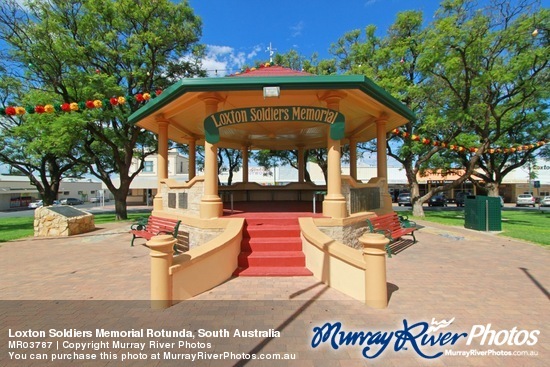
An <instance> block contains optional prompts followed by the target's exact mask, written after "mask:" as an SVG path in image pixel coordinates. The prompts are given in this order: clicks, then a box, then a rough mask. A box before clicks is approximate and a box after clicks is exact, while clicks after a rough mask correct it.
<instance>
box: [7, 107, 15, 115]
mask: <svg viewBox="0 0 550 367" xmlns="http://www.w3.org/2000/svg"><path fill="white" fill-rule="evenodd" d="M6 115H9V116H14V115H15V107H12V106H8V107H6Z"/></svg>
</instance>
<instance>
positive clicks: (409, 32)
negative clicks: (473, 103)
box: [331, 11, 468, 216]
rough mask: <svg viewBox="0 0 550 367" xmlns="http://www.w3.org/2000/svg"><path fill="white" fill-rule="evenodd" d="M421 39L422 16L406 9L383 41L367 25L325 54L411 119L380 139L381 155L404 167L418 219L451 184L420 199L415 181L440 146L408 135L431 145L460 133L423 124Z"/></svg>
mask: <svg viewBox="0 0 550 367" xmlns="http://www.w3.org/2000/svg"><path fill="white" fill-rule="evenodd" d="M425 38H426V30H425V29H424V28H423V15H422V13H421V12H419V11H406V12H402V13H399V14H398V15H397V17H396V21H395V22H394V23H393V24H392V25H391V26H390V28H389V29H388V32H387V34H386V35H385V36H384V37H379V36H378V35H377V29H376V27H375V26H373V25H369V26H367V27H366V28H365V32H364V40H363V39H362V37H361V32H360V31H358V30H355V31H351V32H349V33H347V34H346V35H344V36H343V37H342V38H340V40H338V42H337V43H336V44H333V45H332V47H331V52H332V53H334V54H335V55H336V56H337V57H338V58H339V59H340V63H339V67H340V68H341V69H343V71H345V72H350V73H353V74H364V75H366V76H368V77H369V78H371V79H373V80H374V81H375V82H376V83H377V84H379V85H380V86H381V87H382V88H384V89H386V90H387V91H389V92H390V93H391V94H392V95H393V96H395V97H396V98H398V99H399V100H401V101H402V102H403V103H404V104H405V105H406V106H407V107H408V108H409V109H410V110H412V111H414V112H415V114H416V116H417V119H416V120H415V121H409V122H408V123H407V124H406V125H405V126H404V127H403V128H402V129H403V132H404V134H403V135H397V134H388V137H387V141H386V147H387V154H388V155H389V156H390V157H392V158H394V159H395V160H397V161H398V162H400V163H401V164H402V165H403V167H404V168H405V174H406V176H407V180H408V182H409V187H410V190H411V200H412V204H413V213H414V215H415V216H423V215H424V213H423V208H422V204H423V203H424V202H425V201H426V200H428V199H429V198H430V197H431V196H432V195H434V194H435V193H437V192H440V191H443V190H446V189H449V188H450V187H451V186H450V185H447V186H444V187H439V188H434V189H433V190H431V191H429V192H427V193H426V194H425V195H423V196H421V194H420V189H419V182H418V177H419V175H421V174H422V173H423V172H424V171H425V170H427V169H429V168H430V166H429V163H430V162H433V161H434V160H435V159H437V158H438V157H439V155H440V151H441V149H442V146H441V145H439V144H438V145H433V144H431V142H430V144H426V143H425V142H424V143H422V142H420V141H418V140H417V139H416V138H414V137H416V136H419V135H420V134H423V135H429V136H432V137H436V136H437V141H442V142H448V141H449V140H451V139H452V138H453V137H454V136H456V135H457V134H458V133H459V132H460V126H458V125H451V126H449V125H447V124H445V123H444V122H443V121H437V123H434V124H431V125H430V124H426V120H427V111H428V110H427V105H428V98H429V91H428V86H429V83H430V79H429V78H428V75H427V73H426V71H425V70H423V69H421V68H420V67H419V59H420V58H421V57H422V53H423V52H424V43H425ZM409 137H413V139H410V138H409ZM434 140H435V139H434ZM359 148H360V151H368V152H376V153H377V154H383V153H386V152H377V151H376V144H375V143H374V142H368V143H363V144H360V145H359ZM440 167H441V166H440ZM447 168H450V167H447ZM467 177H468V176H467V174H463V177H461V178H460V180H459V181H456V182H455V183H454V184H453V185H459V184H460V182H462V181H464V180H465V179H466V178H467Z"/></svg>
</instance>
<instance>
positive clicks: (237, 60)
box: [202, 45, 262, 77]
mask: <svg viewBox="0 0 550 367" xmlns="http://www.w3.org/2000/svg"><path fill="white" fill-rule="evenodd" d="M261 49H262V47H261V46H259V45H256V46H254V47H252V50H251V51H250V52H248V53H246V52H244V51H237V50H235V49H234V48H233V47H231V46H219V45H206V56H205V57H204V59H202V66H203V68H204V69H206V70H207V72H208V76H210V77H215V76H225V75H228V74H233V73H235V72H237V71H240V70H241V69H242V68H243V66H244V65H246V64H251V61H252V62H253V61H254V60H253V58H254V57H255V56H256V55H258V52H259V51H261Z"/></svg>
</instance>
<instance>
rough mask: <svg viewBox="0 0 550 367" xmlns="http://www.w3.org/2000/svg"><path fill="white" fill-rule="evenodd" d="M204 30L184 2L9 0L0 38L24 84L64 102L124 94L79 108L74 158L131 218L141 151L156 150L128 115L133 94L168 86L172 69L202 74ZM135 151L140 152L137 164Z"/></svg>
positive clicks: (0, 17)
mask: <svg viewBox="0 0 550 367" xmlns="http://www.w3.org/2000/svg"><path fill="white" fill-rule="evenodd" d="M200 35H201V21H200V18H198V17H197V16H195V14H193V11H192V9H191V8H190V7H189V5H188V3H187V1H182V2H179V3H177V4H175V3H173V2H171V1H169V0H156V1H134V0H116V1H112V0H80V1H75V0H48V1H45V0H31V1H28V2H27V3H26V4H25V7H23V6H21V5H20V4H19V2H17V1H14V0H8V1H7V2H5V3H4V4H3V5H2V6H1V8H0V39H1V40H2V41H4V42H5V43H6V44H7V45H8V49H9V53H8V54H7V55H6V56H7V57H8V59H7V60H8V63H9V66H10V67H9V69H6V70H5V74H8V75H9V76H11V77H14V78H16V79H18V80H20V81H21V83H22V84H23V85H24V87H25V88H26V89H27V90H33V89H39V90H44V91H47V92H49V93H51V94H54V95H55V96H56V98H57V100H58V102H59V103H78V102H81V101H89V100H91V101H94V100H96V99H99V100H104V99H105V98H106V99H107V100H108V99H109V98H111V97H112V96H126V97H125V104H124V107H123V108H116V109H115V108H112V109H102V110H100V111H99V110H96V111H93V112H89V113H88V112H86V113H81V116H80V118H78V119H76V120H75V121H73V124H74V126H75V129H76V130H77V131H78V133H77V134H76V135H77V136H79V137H80V138H81V139H82V140H81V143H80V146H81V149H80V150H79V152H78V154H75V155H73V156H72V157H71V159H72V160H73V161H75V162H78V163H79V164H83V165H85V166H86V167H87V168H88V170H89V172H90V173H91V174H93V175H95V176H96V177H98V178H100V179H101V180H102V181H103V182H104V183H105V184H106V186H107V187H108V188H109V190H110V191H111V192H112V193H113V194H114V196H115V207H116V211H117V217H119V218H126V197H127V195H128V192H129V187H130V183H131V181H132V179H133V178H134V177H135V176H136V175H137V174H138V173H139V172H140V171H141V169H143V158H144V157H145V156H147V155H148V154H152V153H154V152H155V149H156V148H155V146H156V143H155V140H154V139H153V137H152V135H151V134H149V133H147V132H144V131H141V129H140V128H138V127H136V126H134V125H132V124H129V123H128V122H127V117H128V116H129V114H131V113H132V112H133V111H135V110H136V109H137V108H139V107H140V105H141V101H140V100H136V99H135V98H133V96H134V95H137V94H140V93H145V92H151V91H155V90H156V89H158V88H163V87H165V86H167V85H169V84H170V83H171V81H172V80H173V79H172V78H174V77H175V76H181V75H204V72H203V71H201V69H200V62H199V61H198V60H199V58H200V55H201V54H202V52H203V51H204V48H203V47H202V46H200V45H199V44H198V40H199V38H200ZM15 97H17V96H14V95H12V96H11V98H15ZM134 157H137V158H138V159H141V165H140V166H139V167H138V168H137V170H136V169H135V168H133V167H132V158H134ZM113 174H116V175H117V176H118V177H119V178H120V182H119V183H118V186H117V184H115V182H113V180H112V175H113Z"/></svg>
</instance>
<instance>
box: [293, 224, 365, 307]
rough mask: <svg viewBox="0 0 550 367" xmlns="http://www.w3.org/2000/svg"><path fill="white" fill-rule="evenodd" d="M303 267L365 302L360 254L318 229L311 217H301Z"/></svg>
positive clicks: (331, 285)
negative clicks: (304, 262)
mask: <svg viewBox="0 0 550 367" xmlns="http://www.w3.org/2000/svg"><path fill="white" fill-rule="evenodd" d="M300 229H301V231H302V250H303V252H304V254H305V255H306V267H307V268H308V269H309V270H310V271H311V272H312V273H313V276H314V277H315V278H317V279H319V280H321V281H322V282H323V283H325V284H327V285H328V286H330V287H332V288H334V289H337V290H338V291H340V292H342V293H344V294H347V295H348V296H350V297H352V298H355V299H357V300H359V301H362V302H365V300H366V298H365V268H366V267H365V262H364V260H363V253H362V251H361V250H357V249H354V248H351V247H349V246H346V245H344V244H342V243H340V242H337V241H335V240H334V239H332V238H330V237H329V236H327V235H326V234H324V233H323V232H321V231H320V230H319V229H318V228H317V226H316V225H315V223H314V220H313V218H300Z"/></svg>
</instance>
